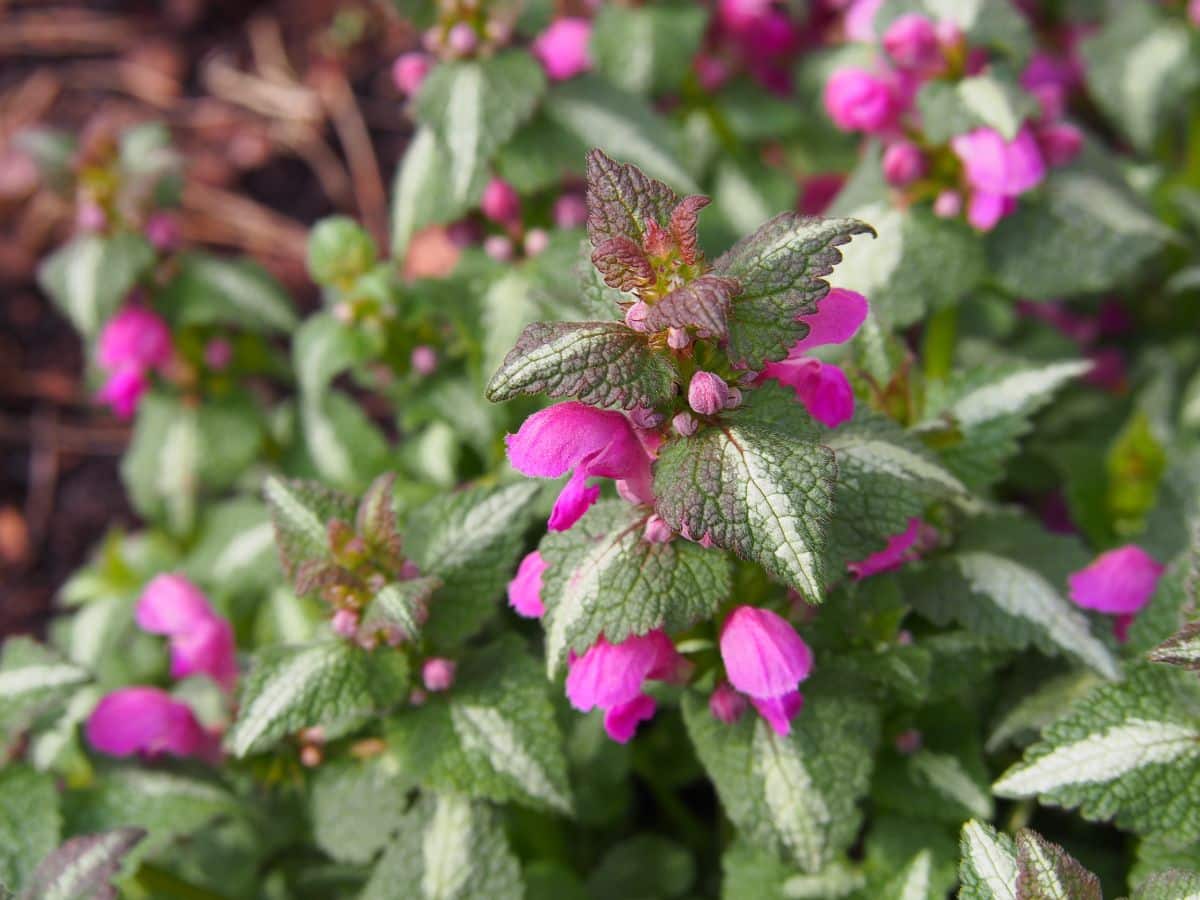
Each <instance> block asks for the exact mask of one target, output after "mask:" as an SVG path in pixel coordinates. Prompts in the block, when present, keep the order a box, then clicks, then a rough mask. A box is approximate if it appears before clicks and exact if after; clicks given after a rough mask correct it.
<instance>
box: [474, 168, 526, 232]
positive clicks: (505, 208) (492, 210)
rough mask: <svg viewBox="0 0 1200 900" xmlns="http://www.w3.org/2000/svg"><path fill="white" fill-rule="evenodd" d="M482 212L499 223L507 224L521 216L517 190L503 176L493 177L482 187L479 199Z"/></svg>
mask: <svg viewBox="0 0 1200 900" xmlns="http://www.w3.org/2000/svg"><path fill="white" fill-rule="evenodd" d="M479 208H480V209H481V210H483V214H484V215H485V216H487V217H488V218H489V219H491V220H492V221H493V222H496V223H498V224H500V225H507V224H509V223H510V222H514V221H516V220H518V219H519V218H520V216H521V198H520V197H519V196H517V190H516V188H514V187H513V186H512V185H511V184H509V183H508V182H507V181H505V180H504V179H503V178H493V179H492V180H491V181H489V182H488V183H487V187H485V188H484V189H483V199H482V200H480V201H479Z"/></svg>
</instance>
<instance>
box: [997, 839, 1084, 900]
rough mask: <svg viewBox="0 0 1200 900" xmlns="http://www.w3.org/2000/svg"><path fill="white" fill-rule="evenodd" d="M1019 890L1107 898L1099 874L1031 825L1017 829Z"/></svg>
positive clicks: (1051, 898)
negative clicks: (1095, 873)
mask: <svg viewBox="0 0 1200 900" xmlns="http://www.w3.org/2000/svg"><path fill="white" fill-rule="evenodd" d="M1017 892H1018V894H1019V896H1021V897H1030V898H1032V897H1037V898H1044V900H1104V896H1103V894H1101V892H1100V879H1099V878H1097V877H1096V876H1095V875H1093V874H1092V873H1091V872H1089V871H1088V870H1087V869H1085V868H1084V867H1083V866H1081V865H1080V864H1079V862H1078V860H1076V859H1075V858H1074V857H1072V856H1071V855H1070V854H1068V853H1067V852H1066V851H1065V850H1063V848H1062V847H1060V846H1058V844H1052V843H1050V842H1049V841H1048V840H1046V839H1045V838H1043V837H1042V836H1041V835H1039V834H1038V833H1037V832H1035V831H1031V830H1030V829H1028V828H1022V829H1021V830H1020V831H1018V832H1017Z"/></svg>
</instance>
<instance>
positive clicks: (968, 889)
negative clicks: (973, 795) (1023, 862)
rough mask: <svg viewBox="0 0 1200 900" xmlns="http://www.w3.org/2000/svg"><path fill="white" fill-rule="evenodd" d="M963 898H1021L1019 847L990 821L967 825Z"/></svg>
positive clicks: (960, 874)
mask: <svg viewBox="0 0 1200 900" xmlns="http://www.w3.org/2000/svg"><path fill="white" fill-rule="evenodd" d="M960 848H961V852H962V861H961V862H960V863H959V868H958V879H959V882H960V884H961V886H960V888H959V891H958V896H959V900H1018V895H1017V877H1018V868H1017V848H1016V845H1015V844H1014V843H1013V840H1012V838H1010V837H1009V836H1008V835H1006V834H1001V833H999V832H997V831H996V829H995V828H993V827H992V826H991V825H988V824H987V823H986V822H979V821H977V820H975V819H972V820H971V821H970V822H968V823H967V824H966V825H964V826H963V830H962V837H961V839H960Z"/></svg>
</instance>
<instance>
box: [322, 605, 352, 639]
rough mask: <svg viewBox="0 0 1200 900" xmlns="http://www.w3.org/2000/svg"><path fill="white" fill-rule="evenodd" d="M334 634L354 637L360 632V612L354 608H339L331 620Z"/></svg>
mask: <svg viewBox="0 0 1200 900" xmlns="http://www.w3.org/2000/svg"><path fill="white" fill-rule="evenodd" d="M329 624H330V626H331V627H332V628H333V631H334V634H338V635H341V636H342V637H344V638H352V637H354V636H355V635H356V634H358V613H357V612H355V611H354V610H352V609H339V610H338V611H337V612H335V613H334V614H333V618H332V619H331V620H330V622H329Z"/></svg>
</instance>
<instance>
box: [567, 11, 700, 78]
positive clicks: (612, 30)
mask: <svg viewBox="0 0 1200 900" xmlns="http://www.w3.org/2000/svg"><path fill="white" fill-rule="evenodd" d="M707 18H708V17H707V15H706V14H705V10H703V9H700V8H688V7H653V6H646V7H625V6H603V7H601V8H600V11H599V13H597V15H596V19H595V22H594V25H593V31H592V39H591V53H592V57H593V59H594V60H595V62H596V69H597V70H598V71H599V72H601V73H603V74H604V75H606V76H607V77H608V78H609V80H611V81H612V82H613V83H614V84H616V85H617V86H618V87H621V88H624V89H625V90H627V91H631V92H632V93H635V94H642V95H645V94H649V93H650V92H651V91H655V92H658V93H667V92H673V91H677V90H678V89H679V86H680V82H681V81H682V80H683V79H684V76H685V75H686V73H687V71H688V68H689V66H690V65H691V61H692V56H693V55H694V54H695V52H696V49H697V48H698V46H699V43H700V38H701V36H702V34H703V32H704V25H705V22H706V20H707Z"/></svg>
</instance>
